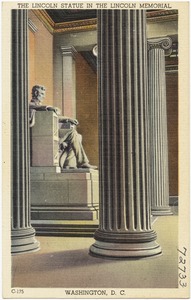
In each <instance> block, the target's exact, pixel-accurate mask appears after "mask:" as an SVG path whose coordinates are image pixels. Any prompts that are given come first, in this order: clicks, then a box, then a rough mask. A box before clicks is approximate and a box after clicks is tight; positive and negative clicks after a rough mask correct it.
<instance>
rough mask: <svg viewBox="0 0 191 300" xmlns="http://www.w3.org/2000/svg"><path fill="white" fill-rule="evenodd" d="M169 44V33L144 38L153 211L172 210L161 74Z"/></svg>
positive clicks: (154, 213) (169, 48)
mask: <svg viewBox="0 0 191 300" xmlns="http://www.w3.org/2000/svg"><path fill="white" fill-rule="evenodd" d="M171 46H172V40H171V39H170V38H169V37H165V38H160V39H150V40H148V64H149V79H148V82H149V116H150V129H151V131H150V144H151V149H150V150H151V151H150V161H151V170H150V172H151V203H152V206H151V210H152V214H153V215H169V214H172V212H171V208H170V206H169V171H168V137H167V111H166V78H165V54H166V55H168V54H169V52H170V51H171Z"/></svg>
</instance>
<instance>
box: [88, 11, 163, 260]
mask: <svg viewBox="0 0 191 300" xmlns="http://www.w3.org/2000/svg"><path fill="white" fill-rule="evenodd" d="M98 72H99V73H98V74H99V75H98V78H99V136H100V141H99V144H100V166H99V176H100V183H99V186H100V225H99V229H98V230H97V231H96V232H95V236H94V237H95V243H94V244H93V245H92V246H91V248H90V253H91V254H93V255H96V256H102V257H110V258H116V259H117V258H145V257H153V256H157V255H160V254H161V252H162V250H161V247H160V245H159V244H158V243H157V242H156V237H157V236H156V232H155V231H154V230H153V229H152V228H151V207H150V188H149V178H148V175H149V174H148V170H149V168H148V167H149V148H148V147H149V139H148V132H149V131H148V93H147V92H148V91H147V40H146V16H145V11H143V10H120V11H119V10H102V11H99V12H98Z"/></svg>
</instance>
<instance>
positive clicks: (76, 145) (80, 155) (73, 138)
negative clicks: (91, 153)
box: [65, 129, 89, 167]
mask: <svg viewBox="0 0 191 300" xmlns="http://www.w3.org/2000/svg"><path fill="white" fill-rule="evenodd" d="M81 141H82V137H81V135H80V134H78V133H77V131H76V130H75V129H73V130H72V131H71V132H70V133H69V134H68V135H67V137H66V139H65V142H66V143H68V144H69V145H70V146H71V147H72V150H73V152H74V154H75V157H76V161H77V166H78V167H80V166H82V165H83V164H86V163H89V160H88V158H87V156H86V153H85V151H84V148H83V146H82V143H81Z"/></svg>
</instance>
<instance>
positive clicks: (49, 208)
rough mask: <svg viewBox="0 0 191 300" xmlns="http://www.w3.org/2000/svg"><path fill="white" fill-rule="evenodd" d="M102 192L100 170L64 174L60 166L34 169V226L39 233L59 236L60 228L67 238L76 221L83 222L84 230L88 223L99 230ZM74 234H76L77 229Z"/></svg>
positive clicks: (32, 214)
mask: <svg viewBox="0 0 191 300" xmlns="http://www.w3.org/2000/svg"><path fill="white" fill-rule="evenodd" d="M98 191H99V187H98V171H97V170H91V169H77V170H76V169H75V170H64V171H62V172H61V169H60V168H59V167H31V219H32V221H31V223H32V224H33V226H34V227H35V229H36V232H37V234H46V233H48V232H49V233H51V234H56V235H58V228H59V235H65V234H64V232H68V226H70V227H71V226H73V227H75V226H74V224H75V222H76V221H77V222H78V221H81V222H80V224H79V226H81V228H83V230H82V231H84V230H85V227H86V226H85V225H86V224H88V227H89V226H90V227H91V222H93V223H94V224H96V227H97V224H98V209H99V192H98ZM87 221H88V223H87ZM67 224H68V226H67ZM79 226H78V224H77V225H76V229H77V231H79ZM46 229H47V230H46ZM94 230H95V229H93V231H92V234H93V232H94ZM72 235H76V234H75V230H73V234H72Z"/></svg>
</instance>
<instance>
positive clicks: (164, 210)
mask: <svg viewBox="0 0 191 300" xmlns="http://www.w3.org/2000/svg"><path fill="white" fill-rule="evenodd" d="M151 214H152V215H153V216H168V215H172V214H173V213H172V211H171V207H170V206H162V207H152V208H151Z"/></svg>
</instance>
